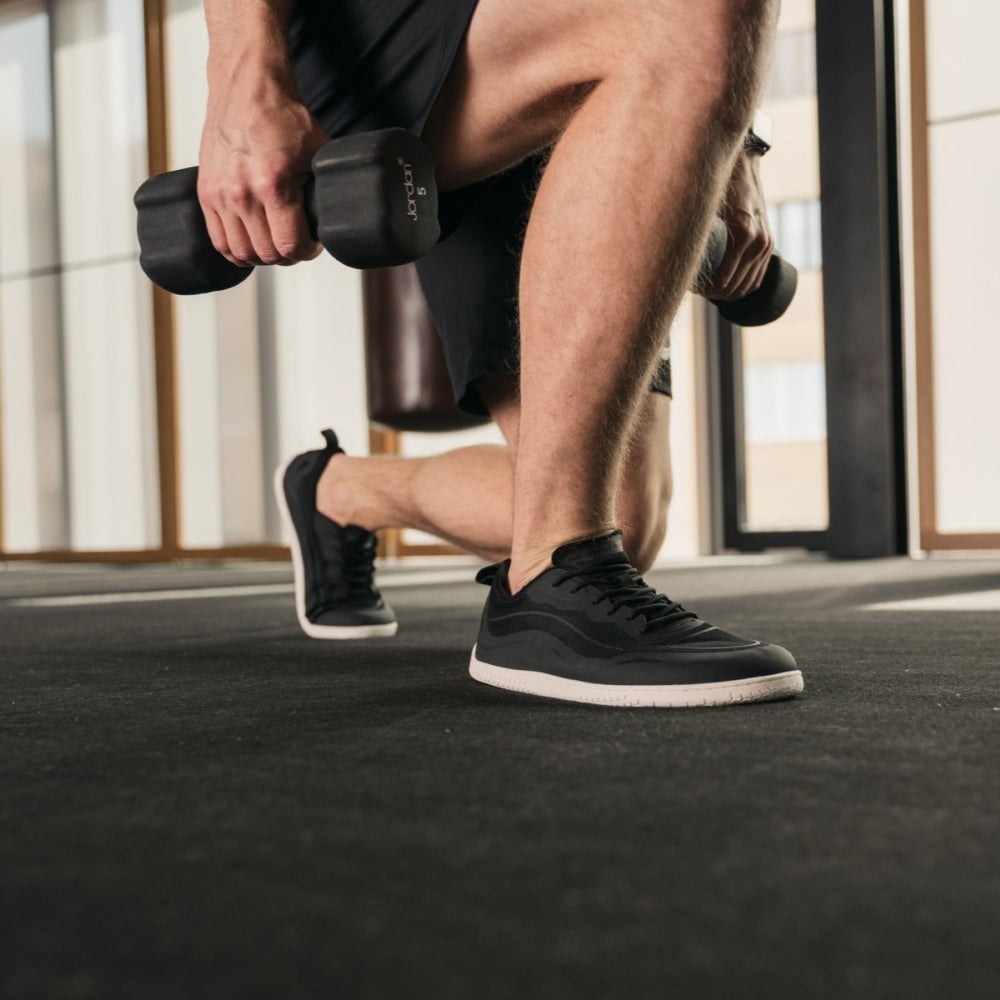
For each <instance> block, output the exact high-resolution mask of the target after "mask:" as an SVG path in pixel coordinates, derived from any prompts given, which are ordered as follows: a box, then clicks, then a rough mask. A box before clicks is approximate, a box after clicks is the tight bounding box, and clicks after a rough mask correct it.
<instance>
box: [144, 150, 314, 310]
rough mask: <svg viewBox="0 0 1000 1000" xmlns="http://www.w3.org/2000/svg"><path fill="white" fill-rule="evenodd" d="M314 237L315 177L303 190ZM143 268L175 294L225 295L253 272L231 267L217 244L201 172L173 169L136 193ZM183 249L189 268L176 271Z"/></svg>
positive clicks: (150, 276)
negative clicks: (203, 200) (204, 206)
mask: <svg viewBox="0 0 1000 1000" xmlns="http://www.w3.org/2000/svg"><path fill="white" fill-rule="evenodd" d="M303 197H304V209H305V215H306V220H307V222H308V224H309V234H310V236H311V237H312V238H313V239H314V240H315V239H316V238H317V236H316V228H317V227H316V191H315V184H314V183H313V181H312V179H311V178H310V180H309V182H308V183H307V184H306V186H305V189H304V191H303ZM135 205H136V208H138V209H139V213H138V222H137V226H138V234H139V265H140V266H141V267H142V269H143V271H144V272H145V273H146V274H147V275H148V276H149V278H150V279H151V280H152V281H154V282H155V283H156V284H158V285H159V286H160V287H161V288H165V289H166V290H167V291H168V292H173V293H174V294H176V295H197V294H200V293H202V292H206V291H213V292H221V291H223V290H225V289H227V288H233V287H234V286H235V285H238V284H239V283H240V282H241V281H245V280H246V279H247V278H249V277H250V274H251V273H252V272H253V268H252V267H240V266H239V265H238V264H233V263H230V262H229V261H228V260H226V258H225V257H223V256H222V254H220V253H219V252H218V250H216V249H215V247H214V246H213V245H212V237H211V236H210V235H209V232H208V226H207V225H206V224H205V216H204V214H203V213H202V210H201V204H200V203H199V201H198V168H197V167H183V168H181V169H180V170H168V171H167V172H166V173H162V174H157V175H156V176H155V177H150V178H149V180H147V181H144V182H143V184H142V185H141V186H140V187H139V190H138V191H136V193H135ZM178 247H183V248H184V254H185V257H186V264H187V266H186V267H185V268H183V269H177V268H175V267H173V266H172V265H173V263H174V262H175V261H176V258H177V248H178Z"/></svg>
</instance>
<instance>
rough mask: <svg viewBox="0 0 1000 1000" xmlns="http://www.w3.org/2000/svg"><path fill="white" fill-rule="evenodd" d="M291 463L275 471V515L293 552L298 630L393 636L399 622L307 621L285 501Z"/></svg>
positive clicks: (331, 635) (298, 551)
mask: <svg viewBox="0 0 1000 1000" xmlns="http://www.w3.org/2000/svg"><path fill="white" fill-rule="evenodd" d="M291 462H292V459H289V461H288V462H285V464H284V465H279V466H278V468H277V469H275V471H274V497H275V499H276V500H277V501H278V511H279V513H280V514H281V519H282V521H284V523H285V528H286V529H287V533H288V545H289V548H291V550H292V571H293V575H294V579H295V617H296V618H297V619H298V622H299V628H301V629H302V631H303V632H305V634H306V635H307V636H309V638H310V639H377V638H380V637H384V636H390V635H395V634H396V629H397V628H398V627H399V623H398V622H389V623H388V624H385V625H316V624H315V623H314V622H311V621H309V619H308V618H307V617H306V572H305V567H304V565H303V562H302V548H301V546H300V545H299V535H298V532H297V531H296V530H295V525H294V523H293V522H292V514H291V511H290V510H289V509H288V500H287V499H286V497H285V472H286V470H287V469H288V466H289V465H290V464H291Z"/></svg>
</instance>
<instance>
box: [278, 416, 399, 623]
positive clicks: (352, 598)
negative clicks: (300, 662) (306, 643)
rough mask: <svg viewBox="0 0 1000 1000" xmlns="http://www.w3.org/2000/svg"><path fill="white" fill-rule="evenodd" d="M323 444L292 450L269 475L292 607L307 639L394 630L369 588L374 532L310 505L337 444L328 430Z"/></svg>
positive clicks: (337, 451) (391, 617) (388, 614)
mask: <svg viewBox="0 0 1000 1000" xmlns="http://www.w3.org/2000/svg"><path fill="white" fill-rule="evenodd" d="M323 437H324V438H326V447H325V448H323V449H322V450H320V451H307V452H303V454H301V455H296V456H295V457H294V458H293V459H291V461H289V462H288V463H287V464H286V465H283V466H281V467H280V468H279V469H278V470H277V471H276V472H275V474H274V492H275V495H276V496H277V498H278V509H279V510H280V511H281V516H282V517H283V518H284V520H285V524H286V526H287V527H288V534H289V537H290V543H291V549H292V566H293V567H294V569H295V611H296V614H297V615H298V619H299V624H300V625H301V626H302V631H303V632H305V634H306V635H308V636H310V637H312V638H313V639H369V638H373V637H375V636H383V635H395V634H396V616H395V614H393V611H392V608H390V607H389V605H388V604H387V603H386V602H385V601H384V600H383V599H382V595H381V594H380V593H379V592H378V590H377V589H376V588H375V584H374V582H373V580H374V576H375V535H374V534H373V533H372V532H370V531H366V530H365V529H364V528H359V527H357V525H353V524H349V525H347V526H346V527H343V526H342V525H339V524H337V523H336V522H335V521H331V520H330V519H329V518H328V517H324V516H323V515H322V514H320V512H319V511H318V510H316V484H317V482H319V477H320V475H321V473H322V472H323V470H324V469H325V468H326V464H327V462H329V461H330V459H331V458H333V456H334V455H338V454H340V453H341V452H342V451H343V449H342V448H341V447H340V445H339V444H338V443H337V436H336V435H335V434H334V433H333V431H330V430H326V431H323Z"/></svg>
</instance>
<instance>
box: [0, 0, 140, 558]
mask: <svg viewBox="0 0 1000 1000" xmlns="http://www.w3.org/2000/svg"><path fill="white" fill-rule="evenodd" d="M143 51H144V46H143V24H142V5H141V4H136V3H134V2H132V0H103V2H102V0H56V2H49V3H44V4H43V3H15V4H5V5H3V6H2V7H0V80H2V85H3V86H2V93H3V95H4V100H3V102H2V103H0V153H2V162H3V170H2V172H0V370H2V377H0V392H2V396H0V405H2V407H3V413H2V433H3V451H2V454H3V460H4V468H3V469H2V470H0V473H2V477H0V478H2V482H3V503H4V510H5V514H6V516H5V530H4V534H5V537H4V539H2V540H0V544H2V545H3V546H4V547H6V548H7V549H8V550H11V551H37V550H45V549H58V548H64V547H69V548H76V549H84V550H87V549H135V548H139V549H145V548H149V547H155V546H156V545H158V543H159V502H158V486H157V461H156V459H157V451H156V430H155V393H154V379H153V362H152V324H151V299H150V295H149V289H148V285H147V284H146V283H145V282H144V281H142V280H141V274H140V272H139V268H138V263H137V261H138V252H137V247H136V239H135V215H134V209H133V208H132V204H131V198H132V192H133V191H134V190H135V187H136V186H137V185H138V183H139V181H140V180H141V179H142V177H143V176H144V174H145V169H146V121H145V118H146V110H145V74H144V67H143V56H142V54H143ZM57 153H58V155H57ZM13 470H16V474H14V472H13Z"/></svg>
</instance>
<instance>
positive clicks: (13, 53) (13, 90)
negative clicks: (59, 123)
mask: <svg viewBox="0 0 1000 1000" xmlns="http://www.w3.org/2000/svg"><path fill="white" fill-rule="evenodd" d="M48 64H49V21H48V17H47V16H46V15H45V12H44V9H43V5H42V4H41V3H31V4H26V3H19V4H13V5H10V4H8V5H6V6H4V7H0V94H3V100H2V101H0V163H2V164H3V169H2V170H0V433H2V440H0V455H2V457H3V461H4V468H3V469H0V484H2V495H0V503H2V509H3V513H4V537H3V538H2V539H0V549H3V550H5V551H8V552H33V551H37V550H38V549H55V548H62V547H63V546H65V545H66V544H67V543H68V540H69V535H68V516H67V511H66V509H65V499H64V475H63V463H64V456H63V413H62V398H61V396H62V369H61V349H62V345H61V337H60V314H61V306H60V281H59V278H58V275H57V264H58V230H57V227H56V216H55V210H54V205H55V175H54V171H53V159H52V149H53V123H52V91H51V86H50V80H49V73H48ZM13 470H17V471H16V474H14V471H13Z"/></svg>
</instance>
